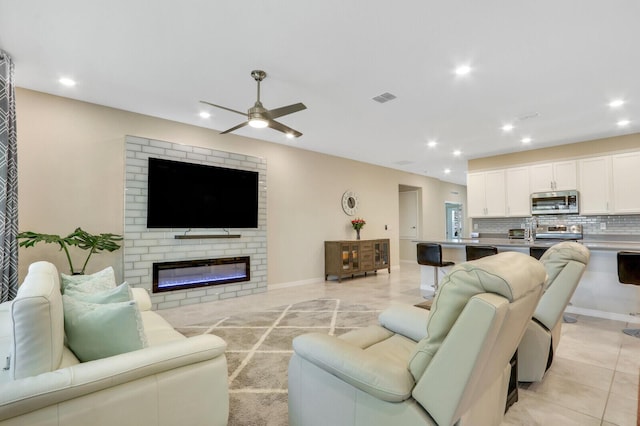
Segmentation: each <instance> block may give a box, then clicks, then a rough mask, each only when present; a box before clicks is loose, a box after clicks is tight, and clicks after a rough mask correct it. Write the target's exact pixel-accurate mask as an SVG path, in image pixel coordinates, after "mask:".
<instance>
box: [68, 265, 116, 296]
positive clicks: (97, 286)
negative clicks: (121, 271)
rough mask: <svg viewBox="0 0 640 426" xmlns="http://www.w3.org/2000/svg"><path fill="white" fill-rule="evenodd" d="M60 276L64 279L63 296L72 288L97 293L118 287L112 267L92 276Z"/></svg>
mask: <svg viewBox="0 0 640 426" xmlns="http://www.w3.org/2000/svg"><path fill="white" fill-rule="evenodd" d="M60 276H61V277H62V283H61V286H62V294H64V293H66V292H67V290H68V289H71V288H73V289H75V290H77V291H81V292H84V293H95V292H97V291H103V290H109V289H110V288H114V287H115V286H116V274H115V272H113V268H112V267H111V266H108V267H106V268H104V269H103V270H102V271H98V272H96V273H94V274H90V275H67V274H60Z"/></svg>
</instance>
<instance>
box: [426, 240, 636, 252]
mask: <svg viewBox="0 0 640 426" xmlns="http://www.w3.org/2000/svg"><path fill="white" fill-rule="evenodd" d="M416 242H419V243H420V242H424V243H438V244H442V245H443V246H447V245H448V246H465V245H491V246H497V247H550V246H552V245H554V244H557V243H559V242H560V241H559V240H546V239H536V240H535V241H531V242H530V241H525V240H522V239H509V238H451V239H442V240H437V239H434V240H422V241H416ZM577 242H579V243H581V244H583V245H584V246H585V247H587V248H589V249H590V250H631V251H640V238H639V239H638V241H628V240H601V239H589V238H585V239H582V240H578V241H577Z"/></svg>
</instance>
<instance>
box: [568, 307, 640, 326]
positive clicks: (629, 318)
mask: <svg viewBox="0 0 640 426" xmlns="http://www.w3.org/2000/svg"><path fill="white" fill-rule="evenodd" d="M565 312H568V313H570V314H578V315H586V316H589V317H596V318H604V319H610V320H615V321H622V322H630V323H635V324H640V317H636V316H633V315H627V314H618V313H615V312H605V311H599V310H597V309H587V308H577V307H575V306H567V308H566V309H565Z"/></svg>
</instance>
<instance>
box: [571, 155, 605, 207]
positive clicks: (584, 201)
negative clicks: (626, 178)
mask: <svg viewBox="0 0 640 426" xmlns="http://www.w3.org/2000/svg"><path fill="white" fill-rule="evenodd" d="M578 175H579V176H580V178H579V185H578V191H579V192H580V205H579V209H580V214H583V215H592V214H609V213H612V212H613V203H612V200H611V192H612V188H611V181H612V179H611V157H610V156H604V157H594V158H585V159H582V160H579V161H578Z"/></svg>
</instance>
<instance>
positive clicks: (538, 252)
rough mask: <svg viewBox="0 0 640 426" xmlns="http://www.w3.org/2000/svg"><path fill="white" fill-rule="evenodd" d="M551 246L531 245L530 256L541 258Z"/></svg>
mask: <svg viewBox="0 0 640 426" xmlns="http://www.w3.org/2000/svg"><path fill="white" fill-rule="evenodd" d="M548 249H549V247H529V256H531V257H533V258H536V259H538V260H540V258H541V257H542V255H543V254H544V252H545V251H547V250H548Z"/></svg>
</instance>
